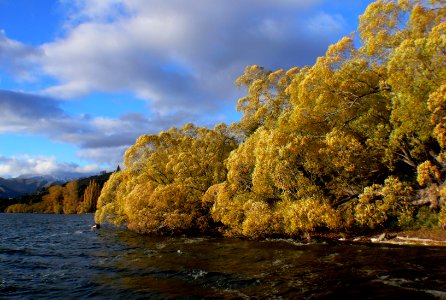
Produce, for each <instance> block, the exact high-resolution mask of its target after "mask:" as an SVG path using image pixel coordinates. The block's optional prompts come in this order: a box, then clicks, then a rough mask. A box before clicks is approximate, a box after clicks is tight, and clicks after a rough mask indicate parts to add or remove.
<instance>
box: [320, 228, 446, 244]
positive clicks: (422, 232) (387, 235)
mask: <svg viewBox="0 0 446 300" xmlns="http://www.w3.org/2000/svg"><path fill="white" fill-rule="evenodd" d="M312 238H315V239H327V240H337V241H340V242H358V243H382V244H396V245H422V246H443V247H446V230H442V229H419V230H407V231H395V232H393V231H389V232H383V233H380V234H374V235H351V234H339V233H338V234H322V235H316V236H312Z"/></svg>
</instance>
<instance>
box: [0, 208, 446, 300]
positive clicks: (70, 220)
mask: <svg viewBox="0 0 446 300" xmlns="http://www.w3.org/2000/svg"><path fill="white" fill-rule="evenodd" d="M92 223H93V216H92V215H29V214H0V298H1V299H21V298H25V299H42V298H51V299H54V298H69V299H78V298H94V299H147V298H150V299H164V298H187V299H195V298H197V299H201V298H225V299H232V298H276V299H281V298H284V299H334V298H337V299H338V298H341V297H342V298H348V299H350V298H356V299H446V248H428V247H409V246H404V247H403V246H383V245H365V244H363V245H351V244H336V243H315V244H300V243H297V242H293V241H290V240H269V241H262V242H253V241H242V240H237V239H220V238H186V237H180V238H148V237H142V236H139V235H137V234H134V233H131V232H128V231H123V230H116V229H110V228H103V229H100V230H91V229H90V225H91V224H92Z"/></svg>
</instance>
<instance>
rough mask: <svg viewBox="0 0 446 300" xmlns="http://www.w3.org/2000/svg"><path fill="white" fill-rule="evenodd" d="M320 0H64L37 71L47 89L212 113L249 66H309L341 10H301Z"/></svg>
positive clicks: (336, 30)
mask: <svg viewBox="0 0 446 300" xmlns="http://www.w3.org/2000/svg"><path fill="white" fill-rule="evenodd" d="M319 2H320V1H307V0H306V1H303V0H302V1H296V0H295V1H290V0H281V1H271V0H262V1H258V0H256V1H254V0H247V1H235V0H232V1H208V0H194V1H184V0H173V1H164V0H150V1H141V0H119V1H118V0H115V1H99V0H95V1H85V0H78V1H74V2H70V4H68V3H69V2H68V1H66V2H65V3H66V5H70V7H71V11H72V12H73V13H72V14H71V15H70V21H69V23H68V25H67V26H68V28H67V31H66V35H65V36H64V37H62V38H60V39H58V40H56V41H54V42H50V43H47V44H45V45H42V47H41V50H42V51H43V52H44V53H45V56H43V58H44V59H43V60H42V62H41V64H42V68H43V70H44V72H45V73H47V74H49V75H51V76H53V77H54V78H56V79H57V80H58V84H56V85H53V86H50V87H48V88H47V89H46V90H45V93H47V94H48V95H52V96H55V97H65V98H71V97H79V96H82V95H85V94H88V93H89V92H91V91H107V92H115V91H127V90H130V91H133V92H134V93H135V95H136V96H138V97H140V98H142V99H144V100H146V101H148V102H149V103H150V104H151V105H152V106H151V109H152V111H153V112H156V113H159V114H161V115H166V114H168V113H170V112H172V110H176V111H185V112H188V113H191V114H198V113H204V112H206V113H215V112H217V111H218V110H220V109H221V107H222V106H223V105H228V103H229V102H230V103H231V104H233V103H234V100H235V99H233V97H234V86H233V81H234V80H235V78H236V77H237V76H238V75H240V74H241V72H242V71H243V69H244V67H245V66H246V65H251V64H260V65H263V66H265V67H267V68H271V69H275V68H289V67H292V66H295V65H304V64H309V63H312V62H313V61H314V59H315V57H316V56H317V55H321V54H323V52H324V51H325V49H326V46H327V45H328V44H329V43H330V42H332V41H333V40H332V39H333V37H335V38H334V39H337V38H338V37H339V36H340V34H341V33H342V29H343V26H344V22H343V19H342V16H339V15H337V16H331V15H329V14H327V13H319V15H317V16H316V17H311V16H310V17H308V16H307V14H309V12H312V13H313V14H314V12H313V11H312V9H313V8H314V6H315V5H316V4H318V3H319ZM310 15H311V14H310ZM319 21H321V22H322V23H321V24H319V23H318V22H319ZM327 29H328V30H329V31H328V32H330V35H327ZM318 34H319V35H318ZM229 100H231V101H229Z"/></svg>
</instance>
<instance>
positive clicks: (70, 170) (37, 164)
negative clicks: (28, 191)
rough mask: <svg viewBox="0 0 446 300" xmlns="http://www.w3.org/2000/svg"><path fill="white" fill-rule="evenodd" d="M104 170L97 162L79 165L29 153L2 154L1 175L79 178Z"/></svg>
mask: <svg viewBox="0 0 446 300" xmlns="http://www.w3.org/2000/svg"><path fill="white" fill-rule="evenodd" d="M100 171H102V169H101V167H100V166H99V165H97V164H91V165H86V166H79V165H77V164H73V163H65V162H59V161H57V160H56V158H55V157H47V156H37V157H32V156H28V155H22V156H13V157H4V156H0V176H6V177H10V176H11V177H17V176H19V175H24V174H28V175H36V174H39V175H53V176H56V177H59V178H78V177H82V176H88V175H92V174H97V173H99V172H100Z"/></svg>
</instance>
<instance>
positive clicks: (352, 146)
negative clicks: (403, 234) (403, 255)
mask: <svg viewBox="0 0 446 300" xmlns="http://www.w3.org/2000/svg"><path fill="white" fill-rule="evenodd" d="M445 82H446V5H445V3H444V1H436V0H432V1H430V2H428V1H409V0H399V1H390V0H388V1H385V0H381V1H376V2H375V3H372V4H371V5H370V6H369V7H368V8H367V10H366V11H365V13H364V15H362V16H361V17H360V25H359V28H358V32H357V34H356V36H355V35H351V36H349V37H344V38H342V39H341V40H340V41H339V42H337V43H336V44H334V45H331V46H330V47H329V48H328V50H327V52H326V54H325V55H324V56H321V57H319V58H318V59H317V61H316V63H315V64H314V65H312V66H307V67H303V68H297V67H296V68H292V69H290V70H288V71H286V70H277V71H268V70H265V69H264V68H263V67H260V66H256V65H254V66H248V67H247V68H246V69H245V71H244V73H243V74H242V75H241V76H240V77H239V78H238V79H237V80H236V84H237V85H238V86H239V87H240V88H242V89H244V90H245V91H246V96H244V97H242V98H241V99H240V100H239V101H238V104H237V110H238V111H239V112H241V113H242V117H241V120H240V121H239V122H237V123H234V124H232V125H231V126H230V127H229V128H230V129H228V128H226V127H225V126H222V125H220V126H219V127H218V128H216V129H214V130H208V129H203V128H197V127H194V126H192V125H186V126H185V127H183V128H182V129H171V130H169V131H166V132H162V133H160V134H158V135H143V136H141V137H140V138H139V139H138V140H137V142H136V143H135V145H134V146H132V147H131V148H130V149H129V150H128V151H127V152H126V154H125V157H124V159H125V164H126V168H125V169H124V170H122V171H120V172H118V173H116V174H114V175H113V176H112V177H111V178H110V180H109V182H108V183H107V185H106V187H105V188H104V190H103V192H102V194H101V197H100V199H99V208H100V209H99V210H98V212H97V214H96V218H97V220H98V221H99V222H103V221H104V220H108V221H110V222H112V223H115V224H127V225H128V227H129V228H130V229H133V230H136V231H139V232H144V233H176V232H184V231H186V230H190V229H194V230H197V229H199V230H206V229H207V228H208V226H209V224H210V223H211V222H214V223H215V224H217V225H221V226H222V228H221V229H222V230H223V232H224V233H225V234H226V235H232V236H244V237H250V238H259V237H265V236H270V235H288V236H296V235H301V234H308V233H311V232H314V231H318V230H345V229H348V230H355V229H360V230H364V229H366V230H367V229H368V230H380V229H383V228H387V227H389V226H394V227H400V228H402V227H407V226H410V224H413V222H414V218H415V217H416V216H417V210H418V208H419V207H421V206H428V208H427V210H428V211H432V213H435V214H437V213H438V211H440V210H441V213H440V222H442V220H443V221H444V219H445V218H444V215H445V213H444V212H445V211H446V208H445V202H446V201H445V197H446V184H445V179H446V174H445V170H446V165H445V162H446V156H445V155H446V154H445V151H444V149H445V147H446V129H445V128H446V113H445V111H446V84H445ZM230 137H234V138H230ZM235 141H237V142H238V143H239V145H238V146H237V147H236V145H235ZM226 170H227V174H226ZM424 211H426V208H424V209H423V214H424Z"/></svg>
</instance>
